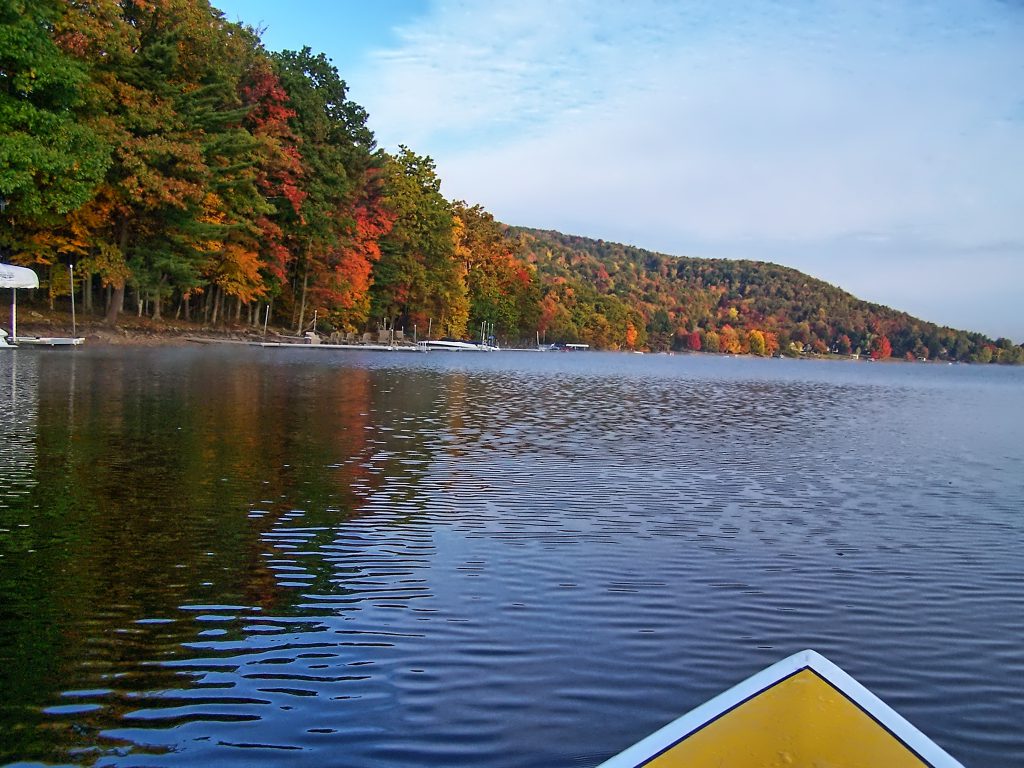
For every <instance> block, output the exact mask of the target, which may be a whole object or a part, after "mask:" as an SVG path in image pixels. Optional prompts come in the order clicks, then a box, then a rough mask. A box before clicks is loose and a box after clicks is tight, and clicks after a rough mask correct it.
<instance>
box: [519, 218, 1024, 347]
mask: <svg viewBox="0 0 1024 768" xmlns="http://www.w3.org/2000/svg"><path fill="white" fill-rule="evenodd" d="M506 234H507V237H508V238H509V239H510V240H511V241H512V242H513V244H514V247H515V249H516V251H517V254H518V256H519V257H520V258H521V259H523V260H524V261H526V262H527V263H529V264H531V265H533V266H534V268H535V269H536V276H537V282H538V284H539V288H540V292H541V300H540V307H541V316H540V323H539V327H540V328H541V329H542V330H543V331H544V333H545V336H546V338H547V339H548V340H549V341H565V342H584V343H589V344H592V345H594V346H598V347H606V348H629V347H632V348H638V349H642V348H647V349H650V350H654V351H661V350H683V349H692V350H704V351H721V352H732V353H754V354H778V353H781V354H786V355H797V354H839V355H850V354H858V353H859V354H862V355H870V356H872V357H875V358H886V357H890V356H892V357H899V358H908V359H926V360H931V359H940V360H956V361H971V362H986V363H987V362H996V361H998V362H1007V363H1011V362H1012V363H1016V362H1022V361H1024V348H1022V347H1019V346H1014V345H1013V343H1012V342H1010V341H1009V340H1008V339H999V340H998V341H993V340H992V339H990V338H988V337H986V336H984V335H983V334H980V333H972V332H968V331H961V330H955V329H952V328H947V327H940V326H938V325H936V324H934V323H930V322H927V321H925V320H920V319H918V318H916V317H912V316H911V315H908V314H907V313H905V312H899V311H897V310H894V309H891V308H889V307H885V306H882V305H879V304H873V303H871V302H867V301H862V300H860V299H858V298H856V297H855V296H853V295H852V294H849V293H847V292H846V291H843V290H841V289H839V288H837V287H835V286H833V285H830V284H828V283H826V282H824V281H822V280H818V279H816V278H813V277H810V276H809V275H806V274H804V273H802V272H799V271H797V270H795V269H790V268H788V267H782V266H779V265H777V264H770V263H767V262H760V261H747V260H735V261H734V260H729V259H701V258H689V257H678V256H669V255H666V254H662V253H655V252H652V251H647V250H644V249H642V248H636V247H633V246H629V245H622V244H619V243H609V242H605V241H604V240H593V239H590V238H586V237H579V236H575V235H565V234H562V233H560V232H554V231H547V230H538V229H529V228H525V227H509V228H508V229H507V232H506Z"/></svg>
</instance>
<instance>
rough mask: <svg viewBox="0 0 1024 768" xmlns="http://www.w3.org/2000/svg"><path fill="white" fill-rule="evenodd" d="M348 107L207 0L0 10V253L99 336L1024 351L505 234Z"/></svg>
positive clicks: (313, 66) (810, 295)
mask: <svg viewBox="0 0 1024 768" xmlns="http://www.w3.org/2000/svg"><path fill="white" fill-rule="evenodd" d="M367 117H368V116H367V113H366V111H365V110H364V109H363V108H362V107H361V106H359V105H358V104H356V103H355V102H353V101H352V100H350V99H349V98H348V88H347V85H346V83H345V81H344V80H343V79H342V77H341V75H340V74H339V73H338V71H337V70H336V69H335V68H334V66H333V65H332V64H331V63H330V61H329V60H328V59H327V58H326V57H325V56H324V55H323V54H319V53H315V52H313V51H311V50H310V49H309V48H303V49H302V50H299V51H280V52H270V51H267V50H266V49H265V48H264V46H263V43H262V42H261V40H260V35H259V32H258V31H257V30H254V29H252V28H250V27H247V26H244V25H240V24H235V23H231V22H229V21H228V20H227V19H225V18H224V16H223V14H222V13H221V12H219V11H218V10H217V9H216V8H214V7H212V6H210V5H209V4H208V2H207V0H91V1H90V2H88V3H84V2H83V3H79V2H67V1H66V0H3V2H0V209H2V213H0V260H3V261H13V262H15V263H18V264H23V265H27V266H31V267H32V268H33V269H35V270H36V272H37V273H38V274H39V275H40V278H41V281H42V289H41V290H40V291H39V292H38V293H37V295H35V296H34V297H29V298H28V300H29V301H35V302H37V303H39V302H45V303H48V304H49V305H50V306H51V307H54V306H56V305H57V304H63V303H64V302H67V301H68V300H69V299H70V296H71V294H72V292H73V293H74V295H75V296H76V298H77V300H78V306H79V309H80V310H82V311H84V312H85V313H86V314H91V315H94V316H103V317H105V319H106V321H107V322H108V323H110V324H111V325H116V324H117V323H118V322H119V317H120V316H121V315H122V313H124V312H131V313H133V314H135V315H137V316H138V317H148V318H151V319H153V320H157V321H160V320H164V321H168V320H180V321H192V322H200V323H203V324H205V325H208V326H214V327H217V326H222V325H234V326H239V325H248V326H259V325H262V324H263V323H264V322H268V321H269V322H270V323H271V324H272V325H275V326H277V327H286V328H289V329H291V330H293V331H294V332H299V331H303V330H306V329H308V328H310V327H311V324H312V322H313V318H314V317H315V318H316V323H317V325H316V328H317V330H319V331H322V332H330V331H334V330H339V331H360V330H374V329H376V328H378V327H381V326H384V325H387V326H390V327H396V328H403V329H406V330H410V329H412V328H413V327H416V328H418V329H419V333H420V335H423V333H424V331H426V330H427V329H429V330H430V332H431V333H432V334H433V335H434V336H442V335H444V336H455V337H463V336H466V335H472V333H473V329H477V328H479V327H480V326H481V324H483V323H487V324H489V325H493V327H494V329H495V332H496V334H497V336H498V338H499V339H500V340H501V341H502V342H503V343H509V342H511V343H520V342H524V341H525V342H532V341H533V339H534V338H535V337H536V336H537V335H538V334H539V335H542V336H543V337H544V339H545V340H547V341H549V342H554V341H562V342H572V341H579V342H584V343H588V344H591V345H593V346H595V347H600V348H607V349H652V350H668V349H689V350H703V351H722V352H732V353H747V352H749V353H752V354H759V355H768V354H773V353H780V352H781V353H783V354H805V353H806V354H824V353H827V352H834V353H837V354H849V353H853V352H856V351H858V350H859V351H860V352H862V353H865V354H871V355H873V356H875V357H888V356H890V355H895V356H899V357H904V356H909V357H912V358H926V359H931V358H941V359H946V358H948V359H956V360H972V361H979V362H988V361H999V362H1019V361H1021V359H1022V356H1024V353H1022V349H1021V348H1020V347H1014V346H1013V345H1012V344H1011V343H1010V342H1009V341H1008V340H1004V339H1001V340H999V341H996V342H993V341H992V340H990V339H988V338H986V337H984V336H981V335H980V334H971V333H963V332H958V331H953V330H950V329H945V328H938V327H936V326H934V325H932V324H930V323H926V322H922V321H919V320H916V319H914V318H912V317H909V316H907V315H905V314H901V313H898V312H894V311H892V310H889V309H887V308H884V307H879V306H875V305H871V304H866V303H864V302H860V301H858V300H856V299H855V298H854V297H852V296H850V295H849V294H846V293H843V292H842V291H840V290H838V289H836V288H834V287H831V286H828V285H826V284H825V283H822V282H820V281H817V280H813V279H811V278H809V277H807V276H805V275H802V274H800V273H798V272H796V271H794V270H791V269H786V268H783V267H777V266H773V265H765V264H759V263H754V262H745V261H718V260H701V259H679V258H673V257H669V256H664V255H660V254H655V253H650V252H647V251H643V250H640V249H637V248H631V247H628V246H621V245H614V244H610V243H605V242H602V241H594V240H587V239H585V238H576V237H568V236H565V235H560V234H558V233H554V232H539V231H536V230H529V229H515V228H508V227H505V226H504V225H502V224H500V223H499V222H496V221H495V220H494V218H493V217H492V216H491V214H489V213H488V212H487V211H485V210H483V209H482V208H481V207H480V206H478V205H473V204H471V203H465V202H461V201H454V202H453V201H449V200H446V199H445V198H444V196H443V195H442V194H441V191H440V190H441V179H440V178H439V177H438V175H437V172H436V168H435V165H434V162H433V161H432V160H431V158H429V157H426V156H421V155H418V154H416V152H415V151H413V150H412V149H409V148H407V147H404V146H403V147H400V148H399V150H398V151H397V152H396V153H389V152H386V151H384V150H381V149H379V148H377V147H376V144H375V139H374V136H373V133H372V132H371V131H370V129H369V128H368V126H367ZM72 265H73V266H74V270H73V272H72V270H71V269H69V267H70V266H72ZM72 275H73V279H74V284H73V285H72V282H71V281H72Z"/></svg>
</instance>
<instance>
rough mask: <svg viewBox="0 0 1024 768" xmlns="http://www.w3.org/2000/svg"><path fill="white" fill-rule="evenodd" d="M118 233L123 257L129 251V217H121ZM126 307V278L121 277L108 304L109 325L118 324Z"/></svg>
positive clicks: (118, 241)
mask: <svg viewBox="0 0 1024 768" xmlns="http://www.w3.org/2000/svg"><path fill="white" fill-rule="evenodd" d="M118 229H119V231H118V233H117V244H118V247H119V248H120V249H121V255H122V257H125V254H126V253H127V251H128V219H126V218H123V217H122V218H121V221H120V223H119V224H118ZM122 309H124V278H121V279H120V280H119V281H118V282H117V283H116V284H115V285H114V293H113V295H112V296H111V297H110V303H109V304H108V305H107V316H106V318H105V320H106V323H107V325H117V316H118V315H119V314H121V310H122Z"/></svg>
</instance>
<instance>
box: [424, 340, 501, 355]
mask: <svg viewBox="0 0 1024 768" xmlns="http://www.w3.org/2000/svg"><path fill="white" fill-rule="evenodd" d="M416 346H417V347H419V348H420V349H422V350H424V351H426V350H431V349H433V350H447V351H449V352H500V351H501V347H499V346H497V345H495V344H484V343H483V342H479V341H457V340H455V339H428V340H426V341H417V342H416Z"/></svg>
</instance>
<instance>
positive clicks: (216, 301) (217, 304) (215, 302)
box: [210, 286, 220, 325]
mask: <svg viewBox="0 0 1024 768" xmlns="http://www.w3.org/2000/svg"><path fill="white" fill-rule="evenodd" d="M210 295H211V296H212V298H213V301H212V304H213V317H211V318H210V325H216V324H217V314H218V312H219V311H220V301H219V299H220V297H219V295H218V294H217V286H213V288H211V289H210Z"/></svg>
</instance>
